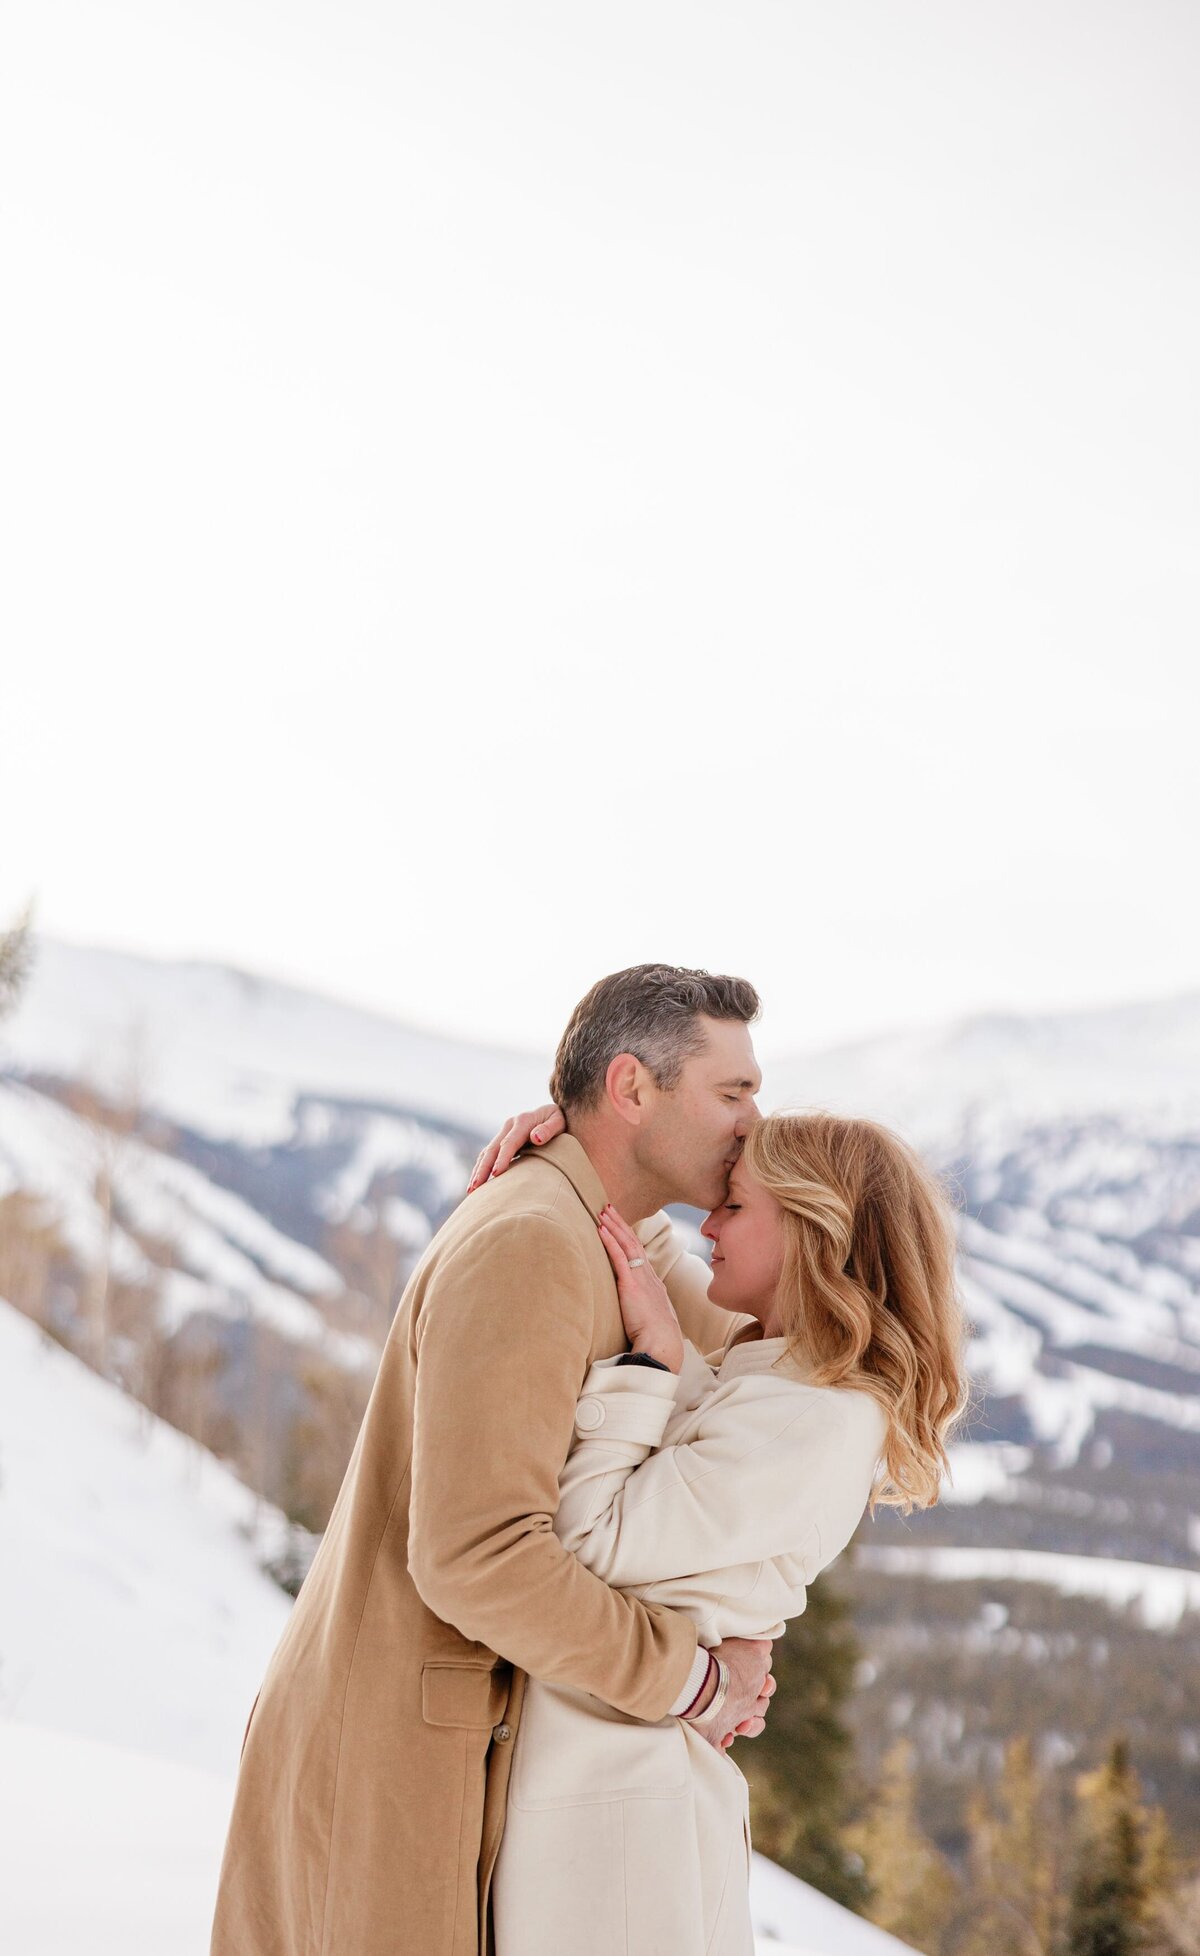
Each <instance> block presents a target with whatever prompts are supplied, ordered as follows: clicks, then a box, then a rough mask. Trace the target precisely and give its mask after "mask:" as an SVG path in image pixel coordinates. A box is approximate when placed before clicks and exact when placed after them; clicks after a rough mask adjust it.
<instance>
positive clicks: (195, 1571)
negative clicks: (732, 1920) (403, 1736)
mask: <svg viewBox="0 0 1200 1956" xmlns="http://www.w3.org/2000/svg"><path fill="white" fill-rule="evenodd" d="M255 1508H256V1504H255V1502H254V1500H253V1497H252V1496H251V1495H250V1494H249V1493H248V1492H247V1490H246V1489H245V1488H243V1487H241V1486H240V1485H239V1483H238V1482H237V1481H235V1480H234V1479H233V1478H232V1476H231V1475H230V1474H228V1473H227V1472H226V1470H225V1469H224V1468H223V1467H221V1466H220V1465H219V1464H218V1463H217V1462H216V1461H215V1460H213V1459H212V1458H211V1456H210V1455H207V1454H205V1453H204V1452H203V1450H202V1449H201V1448H198V1447H196V1446H194V1445H193V1444H192V1443H191V1442H189V1441H187V1440H184V1439H183V1438H182V1436H181V1435H180V1434H178V1433H176V1432H174V1431H173V1430H172V1429H171V1428H170V1427H166V1426H164V1425H163V1424H162V1423H161V1422H160V1421H157V1420H154V1419H152V1418H151V1417H150V1415H149V1414H147V1413H146V1412H145V1411H144V1410H143V1409H142V1408H141V1407H139V1406H137V1405H136V1404H135V1403H134V1402H133V1401H131V1400H129V1399H127V1398H126V1397H125V1395H124V1394H123V1393H121V1392H119V1391H118V1390H117V1389H116V1388H115V1387H114V1386H111V1385H107V1384H105V1383H104V1382H103V1381H102V1380H100V1379H98V1378H96V1377H95V1376H94V1375H93V1374H92V1373H90V1372H89V1371H87V1370H86V1369H85V1367H84V1366H82V1365H81V1364H80V1363H79V1362H78V1360H76V1359H74V1358H72V1357H71V1356H70V1355H69V1354H68V1353H66V1352H64V1351H62V1350H61V1349H60V1348H59V1347H58V1346H56V1345H52V1344H49V1343H47V1342H46V1341H45V1340H43V1339H42V1337H41V1335H40V1334H39V1333H38V1332H37V1331H36V1329H35V1328H34V1327H33V1326H32V1325H31V1324H29V1323H28V1322H27V1321H26V1320H25V1319H24V1318H21V1317H20V1316H18V1315H17V1313H16V1312H14V1311H13V1310H12V1309H11V1308H10V1307H9V1306H8V1305H6V1304H3V1303H0V1566H2V1567H3V1568H4V1570H5V1572H6V1580H5V1582H4V1585H3V1588H2V1589H0V1596H2V1597H3V1603H2V1605H0V1948H4V1949H5V1950H11V1951H13V1952H15V1953H17V1956H78V1952H79V1951H80V1950H82V1949H87V1950H88V1951H89V1956H165V1953H166V1952H169V1956H204V1952H205V1951H206V1950H207V1948H208V1931H209V1923H210V1920H211V1913H212V1901H213V1893H214V1888H215V1883H216V1878H217V1870H218V1868H219V1865H220V1855H221V1846H222V1842H223V1839H224V1833H225V1827H226V1824H227V1819H228V1813H229V1803H230V1798H231V1795H232V1785H233V1776H234V1774H235V1772H236V1766H237V1755H238V1749H239V1746H240V1744H241V1737H242V1731H243V1728H244V1726H245V1722H246V1717H247V1715H248V1713H249V1709H250V1706H251V1704H252V1703H253V1700H254V1694H255V1692H256V1691H257V1689H258V1686H259V1683H260V1681H261V1677H262V1672H263V1669H264V1667H265V1665H266V1662H267V1659H268V1657H269V1655H270V1653H271V1650H272V1649H273V1647H274V1645H275V1642H276V1640H277V1638H278V1636H279V1633H280V1631H281V1630H282V1628H283V1625H284V1623H285V1621H286V1618H287V1613H288V1609H289V1608H290V1604H289V1601H288V1598H287V1597H286V1596H285V1595H284V1594H283V1593H282V1591H280V1590H278V1589H277V1588H276V1587H275V1586H274V1584H273V1583H271V1582H270V1581H269V1580H268V1578H267V1577H266V1576H265V1575H264V1574H263V1573H262V1571H261V1569H260V1568H259V1566H258V1561H257V1553H256V1549H255V1546H254V1543H255V1539H256V1530H255V1519H256V1517H255ZM278 1526H279V1521H278V1517H272V1516H271V1515H269V1514H268V1515H266V1516H260V1517H259V1518H258V1531H257V1534H258V1539H259V1540H261V1541H262V1542H263V1543H264V1545H265V1543H266V1541H267V1540H268V1538H269V1537H270V1535H271V1534H272V1532H274V1530H277V1529H278ZM64 1869H69V1870H70V1879H69V1880H64V1879H63V1871H64ZM754 1901H755V1910H756V1916H757V1917H758V1920H759V1924H760V1927H761V1929H762V1930H763V1934H764V1939H763V1940H762V1942H761V1943H760V1949H761V1950H762V1951H763V1952H769V1956H787V1952H788V1951H789V1950H790V1951H793V1952H802V1956H899V1952H900V1951H901V1949H902V1945H900V1944H899V1943H897V1942H895V1941H894V1940H893V1939H892V1938H891V1937H887V1936H884V1935H882V1934H881V1932H880V1931H878V1930H875V1929H872V1928H871V1926H870V1924H868V1923H864V1922H860V1921H859V1920H858V1919H857V1917H854V1916H851V1915H848V1914H847V1913H846V1912H845V1910H843V1909H840V1908H838V1907H837V1905H836V1904H835V1903H833V1902H830V1901H828V1900H827V1899H826V1898H825V1897H824V1896H822V1895H817V1894H815V1893H814V1892H813V1891H812V1890H811V1889H808V1888H806V1887H805V1886H804V1885H803V1884H802V1883H800V1882H798V1881H795V1880H794V1879H793V1877H791V1876H790V1875H787V1874H784V1873H783V1872H782V1871H781V1870H780V1869H777V1868H772V1867H771V1866H770V1865H769V1864H768V1863H765V1862H761V1863H759V1865H758V1866H757V1867H756V1870H755V1887H754ZM768 1932H769V1935H770V1939H769V1940H768V1939H767V1934H768Z"/></svg>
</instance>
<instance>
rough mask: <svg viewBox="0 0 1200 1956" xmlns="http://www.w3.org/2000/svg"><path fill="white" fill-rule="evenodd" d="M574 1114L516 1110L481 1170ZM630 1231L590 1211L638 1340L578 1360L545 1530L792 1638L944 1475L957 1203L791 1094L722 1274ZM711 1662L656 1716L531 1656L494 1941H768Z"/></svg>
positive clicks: (952, 1411) (719, 1213)
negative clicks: (809, 1593) (718, 1329)
mask: <svg viewBox="0 0 1200 1956" xmlns="http://www.w3.org/2000/svg"><path fill="white" fill-rule="evenodd" d="M560 1124H561V1116H559V1115H557V1112H556V1110H549V1109H544V1110H542V1113H541V1115H540V1116H528V1117H521V1118H520V1119H519V1121H518V1122H517V1123H515V1124H512V1125H511V1126H510V1128H509V1129H508V1130H507V1131H506V1134H505V1138H504V1145H503V1147H500V1144H499V1143H494V1144H493V1150H495V1151H498V1153H499V1161H498V1162H496V1154H495V1153H494V1152H489V1154H488V1156H486V1157H485V1158H483V1166H482V1172H481V1170H480V1169H477V1171H476V1176H475V1178H474V1181H473V1184H472V1185H473V1186H475V1185H477V1183H478V1181H479V1180H481V1179H483V1175H484V1173H486V1172H487V1170H488V1169H489V1168H491V1167H492V1164H493V1162H495V1163H496V1168H497V1169H498V1170H499V1171H500V1172H502V1171H503V1168H504V1167H505V1166H506V1165H507V1162H508V1161H509V1160H511V1158H512V1155H513V1153H515V1152H516V1148H517V1147H518V1146H520V1145H522V1144H523V1142H524V1141H525V1140H526V1139H528V1138H529V1134H530V1130H531V1129H536V1131H537V1132H538V1138H539V1139H542V1140H544V1139H548V1138H549V1135H550V1133H551V1132H557V1131H558V1130H559V1127H560ZM640 1228H641V1236H640V1237H639V1235H637V1234H635V1232H634V1231H633V1230H632V1229H631V1228H630V1227H629V1226H628V1224H627V1223H626V1222H625V1221H624V1220H623V1219H622V1218H621V1217H619V1216H617V1215H616V1213H615V1212H614V1211H612V1210H611V1208H610V1209H609V1210H607V1211H606V1212H605V1214H604V1216H603V1217H602V1219H601V1224H600V1230H601V1236H602V1239H603V1241H604V1245H605V1248H606V1250H607V1251H608V1254H609V1257H610V1260H611V1262H612V1265H613V1270H614V1272H615V1275H616V1279H617V1287H618V1294H619V1297H620V1303H621V1312H622V1316H623V1318H624V1321H625V1326H626V1331H627V1333H628V1336H629V1339H630V1343H631V1346H632V1354H626V1355H624V1356H623V1357H622V1358H618V1359H607V1360H603V1361H600V1362H599V1363H597V1364H595V1365H593V1366H592V1368H591V1371H590V1373H589V1375H588V1378H587V1379H586V1381H585V1383H584V1388H583V1391H582V1393H581V1395H580V1399H579V1404H578V1408H577V1413H576V1438H575V1442H574V1444H573V1447H572V1451H571V1454H570V1456H569V1458H568V1460H567V1462H566V1465H565V1467H564V1470H563V1474H562V1477H561V1483H560V1488H561V1498H560V1505H559V1510H558V1514H557V1516H556V1519H555V1524H554V1526H555V1532H556V1534H557V1535H558V1536H559V1538H560V1539H561V1540H562V1542H563V1543H564V1545H565V1546H567V1547H568V1548H570V1549H571V1550H572V1551H573V1553H574V1554H576V1555H577V1556H578V1557H579V1558H580V1560H581V1561H582V1562H584V1563H585V1564H586V1565H587V1567H588V1568H590V1569H591V1570H593V1571H594V1573H595V1574H597V1575H599V1576H600V1577H602V1578H603V1580H604V1581H606V1582H608V1583H610V1584H611V1585H612V1586H614V1587H616V1588H622V1589H629V1590H632V1591H634V1592H635V1593H636V1594H637V1595H638V1596H640V1597H642V1598H643V1599H644V1600H646V1601H649V1602H654V1603H665V1604H667V1605H669V1606H670V1607H671V1608H673V1609H678V1610H683V1611H685V1612H687V1614H689V1615H690V1616H691V1617H692V1618H693V1620H694V1621H695V1623H696V1626H697V1631H698V1635H699V1640H700V1642H701V1643H702V1644H704V1645H705V1646H707V1647H708V1648H709V1650H711V1649H712V1648H713V1647H714V1646H716V1645H717V1644H719V1643H720V1642H721V1640H722V1639H723V1638H726V1637H777V1636H779V1635H781V1634H782V1632H783V1630H784V1627H785V1624H786V1620H787V1619H788V1618H789V1617H793V1616H798V1615H799V1614H800V1613H801V1612H802V1611H803V1609H804V1603H805V1592H806V1589H807V1586H808V1584H809V1583H810V1582H812V1581H813V1579H814V1578H815V1576H816V1575H817V1574H818V1572H819V1571H820V1570H821V1569H822V1568H824V1567H825V1565H826V1564H827V1563H829V1562H830V1561H832V1560H833V1558H834V1557H835V1556H836V1555H838V1554H840V1552H841V1550H842V1549H843V1548H844V1547H845V1546H846V1543H847V1542H848V1541H849V1540H850V1537H851V1536H852V1535H853V1533H854V1530H855V1528H856V1527H857V1526H858V1523H859V1521H860V1520H861V1518H862V1514H863V1511H864V1509H865V1508H866V1507H867V1506H868V1505H869V1506H870V1507H871V1508H872V1510H873V1509H874V1507H875V1506H876V1505H877V1504H879V1503H882V1504H885V1505H893V1506H897V1507H900V1508H901V1509H903V1510H904V1512H906V1513H907V1512H910V1511H911V1510H912V1508H914V1507H927V1506H931V1505H933V1503H934V1502H936V1500H937V1497H938V1490H939V1485H940V1482H941V1477H942V1474H943V1472H944V1471H945V1470H946V1466H947V1461H946V1450H945V1443H946V1439H947V1437H948V1435H949V1433H950V1431H951V1429H952V1427H953V1426H954V1424H955V1422H956V1420H957V1419H958V1418H959V1416H960V1415H961V1413H962V1411H963V1408H964V1404H965V1398H966V1390H965V1381H964V1377H963V1372H962V1360H961V1348H962V1334H963V1325H962V1314H961V1309H960V1306H959V1303H958V1299H957V1295H956V1291H955V1283H954V1232H953V1226H952V1223H951V1218H950V1213H949V1210H948V1207H947V1205H946V1203H945V1201H944V1199H943V1197H942V1196H941V1194H940V1192H939V1190H938V1188H937V1186H936V1184H935V1183H934V1181H933V1179H932V1178H931V1176H930V1175H929V1173H928V1172H927V1170H926V1169H925V1168H924V1167H923V1166H922V1164H921V1163H920V1161H919V1160H918V1159H917V1157H916V1156H915V1155H914V1154H913V1153H912V1151H911V1150H910V1149H909V1148H907V1147H906V1146H905V1145H904V1143H903V1142H901V1141H900V1140H899V1139H898V1138H897V1137H896V1136H895V1135H893V1134H891V1133H889V1132H888V1130H887V1129H886V1128H882V1127H879V1126H877V1125H876V1124H874V1123H873V1122H870V1121H863V1120H849V1119H842V1118H839V1117H837V1116H835V1115H832V1114H824V1113H816V1114H781V1115H772V1116H770V1117H768V1118H767V1119H766V1120H764V1121H762V1122H760V1123H758V1124H757V1125H756V1126H755V1127H753V1128H752V1129H751V1130H750V1133H749V1135H748V1137H747V1140H746V1143H745V1150H744V1153H743V1156H742V1158H741V1160H740V1161H739V1162H738V1164H737V1165H736V1167H735V1168H734V1170H733V1173H732V1176H731V1178H730V1189H729V1198H728V1201H727V1202H726V1203H725V1204H724V1205H723V1206H722V1207H721V1208H720V1209H716V1210H714V1211H713V1212H712V1214H711V1215H710V1216H709V1217H708V1219H707V1220H706V1222H705V1223H704V1225H703V1230H702V1234H703V1235H705V1236H706V1237H707V1238H708V1239H709V1240H710V1241H711V1242H712V1244H713V1260H712V1269H711V1272H710V1271H709V1269H708V1267H707V1266H706V1265H705V1264H704V1263H703V1262H702V1260H701V1259H700V1258H698V1257H690V1256H686V1255H681V1253H680V1250H679V1246H678V1244H677V1242H675V1240H674V1239H673V1237H672V1233H671V1230H670V1225H669V1221H668V1219H667V1218H665V1217H662V1218H655V1219H653V1221H652V1222H651V1223H649V1224H642V1225H641V1226H640ZM660 1271H661V1272H665V1274H666V1277H667V1281H666V1283H664V1282H663V1280H662V1276H661V1275H660V1274H659V1273H660ZM700 1283H702V1284H703V1286H704V1288H705V1290H706V1292H707V1295H708V1297H709V1299H710V1301H711V1302H713V1303H715V1304H719V1305H721V1306H723V1307H724V1308H725V1309H726V1310H728V1311H729V1312H730V1313H736V1314H738V1316H737V1319H736V1320H735V1321H734V1322H733V1324H732V1327H731V1336H730V1339H729V1341H728V1342H727V1344H726V1347H725V1350H724V1352H723V1354H719V1355H717V1357H716V1359H715V1362H714V1365H710V1364H707V1363H706V1362H705V1360H704V1359H703V1358H701V1356H700V1355H699V1354H698V1353H697V1352H696V1351H695V1350H694V1349H693V1348H692V1347H691V1346H689V1345H687V1344H686V1343H685V1341H684V1339H683V1337H682V1334H681V1332H680V1329H679V1324H678V1320H677V1318H676V1315H675V1309H674V1306H673V1304H672V1301H671V1291H672V1290H674V1291H675V1294H676V1296H680V1295H681V1293H682V1288H683V1287H685V1286H692V1285H696V1284H700ZM631 1359H632V1362H631ZM709 1668H710V1675H709V1677H708V1678H707V1679H706V1680H705V1683H704V1686H703V1687H702V1690H701V1694H700V1698H699V1699H698V1700H697V1702H696V1704H695V1705H693V1706H692V1707H690V1708H689V1717H688V1718H687V1719H679V1718H673V1719H664V1720H662V1721H661V1722H660V1723H658V1724H655V1725H647V1724H640V1723H638V1722H636V1721H634V1720H631V1719H628V1718H626V1717H624V1716H623V1715H622V1714H621V1713H618V1712H616V1711H614V1710H612V1709H611V1708H610V1707H609V1706H607V1705H604V1704H601V1703H600V1702H599V1701H598V1700H596V1699H594V1698H590V1697H588V1696H587V1695H586V1694H585V1693H582V1692H576V1691H572V1690H569V1689H567V1688H564V1687H560V1686H551V1685H547V1684H543V1683H540V1682H538V1681H537V1680H533V1679H531V1680H530V1683H529V1687H528V1691H527V1695H526V1698H525V1704H524V1710H523V1713H522V1721H521V1728H520V1732H519V1734H518V1739H517V1743H516V1748H515V1754H514V1760H513V1769H512V1779H511V1782H510V1787H509V1800H508V1817H507V1821H506V1826H505V1835H504V1841H503V1845H502V1848H501V1853H500V1859H499V1863H498V1865H497V1869H496V1876H495V1884H494V1889H493V1909H494V1923H495V1935H496V1949H497V1956H561V1952H562V1951H564V1950H568V1949H569V1950H570V1951H571V1952H572V1956H592V1953H593V1952H594V1956H609V1952H612V1951H614V1950H621V1951H622V1952H626V1956H650V1952H654V1951H669V1952H670V1953H671V1956H752V1951H753V1946H754V1944H753V1934H752V1931H751V1925H750V1912H749V1895H748V1874H749V1846H750V1840H749V1821H748V1807H747V1792H746V1782H745V1780H744V1778H743V1777H742V1775H741V1773H740V1772H739V1770H738V1768H737V1767H736V1766H735V1765H734V1763H733V1761H732V1759H730V1758H728V1757H727V1756H726V1750H727V1747H728V1744H729V1743H730V1742H731V1736H732V1735H730V1734H728V1733H726V1732H725V1731H724V1730H723V1729H722V1722H721V1717H720V1702H719V1700H720V1696H721V1690H722V1685H721V1679H720V1676H719V1668H720V1667H719V1666H718V1665H717V1664H716V1663H715V1661H711V1660H710V1667H709Z"/></svg>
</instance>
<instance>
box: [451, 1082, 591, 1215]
mask: <svg viewBox="0 0 1200 1956" xmlns="http://www.w3.org/2000/svg"><path fill="white" fill-rule="evenodd" d="M566 1128H567V1123H566V1119H565V1117H564V1115H563V1111H562V1108H561V1107H556V1106H555V1105H554V1102H553V1101H552V1100H551V1101H548V1102H547V1104H546V1105H545V1106H544V1107H538V1108H535V1109H534V1111H533V1113H532V1114H513V1115H512V1116H511V1118H510V1119H508V1120H507V1121H505V1123H504V1126H503V1127H502V1128H501V1129H500V1132H499V1134H497V1135H494V1136H493V1138H492V1139H491V1140H490V1141H489V1142H488V1144H487V1147H486V1148H481V1149H480V1151H479V1153H478V1155H477V1156H476V1158H475V1166H474V1168H473V1169H472V1170H471V1179H470V1181H469V1182H468V1183H467V1194H468V1195H470V1194H471V1192H472V1190H473V1189H477V1188H479V1187H481V1186H482V1184H483V1183H484V1182H486V1181H488V1180H489V1179H490V1177H491V1176H493V1175H503V1173H504V1171H505V1169H506V1168H511V1167H512V1163H513V1156H514V1155H517V1154H519V1153H520V1151H521V1149H522V1148H523V1147H524V1146H525V1144H526V1142H528V1141H532V1142H534V1143H535V1145H538V1146H540V1145H541V1144H542V1143H543V1142H546V1141H552V1140H553V1139H554V1136H555V1135H556V1134H565V1133H566Z"/></svg>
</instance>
